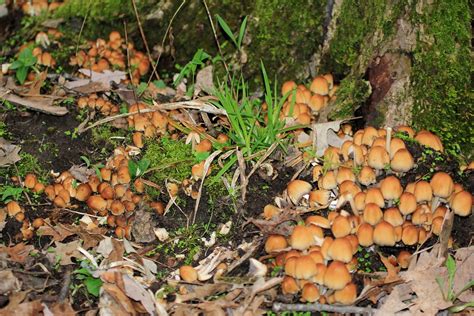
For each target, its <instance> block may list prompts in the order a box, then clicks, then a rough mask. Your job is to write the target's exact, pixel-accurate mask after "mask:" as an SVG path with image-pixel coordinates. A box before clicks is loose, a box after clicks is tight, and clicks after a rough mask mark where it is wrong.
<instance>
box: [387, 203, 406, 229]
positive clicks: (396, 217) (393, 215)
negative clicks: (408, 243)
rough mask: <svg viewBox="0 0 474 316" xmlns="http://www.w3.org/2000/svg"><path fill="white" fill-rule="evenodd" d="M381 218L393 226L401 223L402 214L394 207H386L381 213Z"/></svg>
mask: <svg viewBox="0 0 474 316" xmlns="http://www.w3.org/2000/svg"><path fill="white" fill-rule="evenodd" d="M383 219H384V221H386V222H388V223H389V224H390V225H392V226H394V227H396V226H401V225H403V217H402V214H401V213H400V211H399V210H398V208H396V207H391V208H389V209H386V210H385V212H384V213H383Z"/></svg>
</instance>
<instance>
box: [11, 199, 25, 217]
mask: <svg viewBox="0 0 474 316" xmlns="http://www.w3.org/2000/svg"><path fill="white" fill-rule="evenodd" d="M7 212H8V215H9V216H15V215H16V214H18V213H21V212H23V209H22V208H21V206H20V204H18V202H16V201H10V202H8V203H7Z"/></svg>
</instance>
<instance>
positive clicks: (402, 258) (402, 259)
mask: <svg viewBox="0 0 474 316" xmlns="http://www.w3.org/2000/svg"><path fill="white" fill-rule="evenodd" d="M410 261H411V253H409V252H408V251H406V250H402V251H400V253H399V254H398V256H397V262H398V265H399V266H400V267H401V268H402V269H406V268H408V265H409V264H410Z"/></svg>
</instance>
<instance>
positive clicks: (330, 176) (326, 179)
mask: <svg viewBox="0 0 474 316" xmlns="http://www.w3.org/2000/svg"><path fill="white" fill-rule="evenodd" d="M318 187H319V188H320V189H324V190H332V189H335V188H336V187H337V181H336V175H335V173H334V171H332V170H331V171H328V172H326V174H324V175H322V176H321V177H320V178H319V181H318Z"/></svg>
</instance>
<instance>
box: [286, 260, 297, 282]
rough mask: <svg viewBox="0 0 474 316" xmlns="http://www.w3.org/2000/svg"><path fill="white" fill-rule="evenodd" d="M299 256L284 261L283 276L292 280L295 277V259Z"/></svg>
mask: <svg viewBox="0 0 474 316" xmlns="http://www.w3.org/2000/svg"><path fill="white" fill-rule="evenodd" d="M298 258H299V256H294V257H289V258H286V259H285V274H286V275H289V276H291V277H293V278H295V277H296V259H298Z"/></svg>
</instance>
